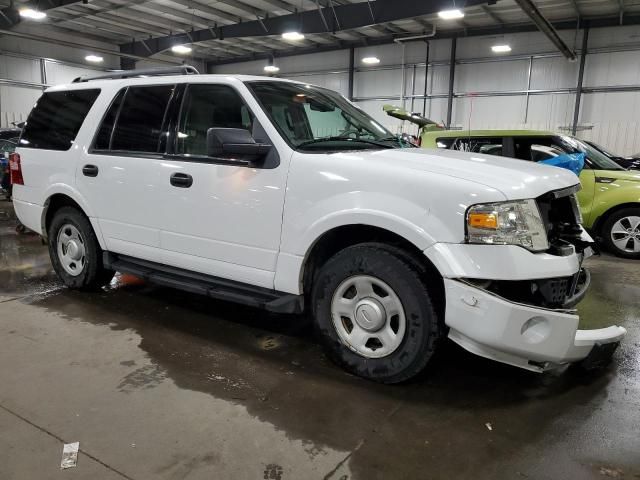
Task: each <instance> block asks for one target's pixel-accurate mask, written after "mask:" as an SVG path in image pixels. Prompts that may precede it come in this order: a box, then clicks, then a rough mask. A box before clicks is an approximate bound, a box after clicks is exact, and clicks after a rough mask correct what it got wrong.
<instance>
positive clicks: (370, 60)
mask: <svg viewBox="0 0 640 480" xmlns="http://www.w3.org/2000/svg"><path fill="white" fill-rule="evenodd" d="M362 63H366V64H367V65H377V64H378V63H380V59H379V58H378V57H364V58H363V59H362Z"/></svg>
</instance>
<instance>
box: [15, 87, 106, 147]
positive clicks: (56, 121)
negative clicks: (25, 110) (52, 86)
mask: <svg viewBox="0 0 640 480" xmlns="http://www.w3.org/2000/svg"><path fill="white" fill-rule="evenodd" d="M99 94H100V89H97V88H95V89H87V90H68V91H62V92H47V93H45V94H43V95H42V96H41V97H40V99H39V100H38V102H37V103H36V105H35V107H34V108H33V110H32V111H31V113H30V114H29V117H28V118H27V123H26V125H25V127H24V130H23V132H22V137H21V138H20V147H24V148H38V149H43V150H69V149H70V148H71V146H72V145H73V142H74V141H75V139H76V135H77V134H78V131H79V130H80V127H81V126H82V123H83V122H84V119H85V118H86V116H87V113H89V110H91V107H92V106H93V103H94V102H95V100H96V98H98V95H99Z"/></svg>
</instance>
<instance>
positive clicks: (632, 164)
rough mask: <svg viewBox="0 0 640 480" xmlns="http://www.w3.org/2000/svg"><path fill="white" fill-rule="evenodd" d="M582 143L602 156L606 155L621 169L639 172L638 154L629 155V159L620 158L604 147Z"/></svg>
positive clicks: (586, 141)
mask: <svg viewBox="0 0 640 480" xmlns="http://www.w3.org/2000/svg"><path fill="white" fill-rule="evenodd" d="M583 141H584V143H586V144H588V145H591V146H592V147H593V148H595V149H596V150H598V151H599V152H600V153H602V154H603V155H606V156H607V157H609V158H610V159H611V160H613V161H614V162H616V163H617V164H618V165H620V166H621V167H623V168H626V169H627V170H640V153H637V154H635V155H631V156H630V157H622V156H620V155H616V154H614V153H611V152H610V151H608V150H607V149H605V148H604V147H601V146H600V145H598V144H597V143H595V142H592V141H590V140H583Z"/></svg>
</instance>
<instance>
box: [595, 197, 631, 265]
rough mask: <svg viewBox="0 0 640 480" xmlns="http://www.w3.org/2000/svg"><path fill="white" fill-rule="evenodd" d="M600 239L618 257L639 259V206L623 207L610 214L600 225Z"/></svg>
mask: <svg viewBox="0 0 640 480" xmlns="http://www.w3.org/2000/svg"><path fill="white" fill-rule="evenodd" d="M602 239H603V241H604V243H605V245H606V246H607V249H608V250H609V251H610V252H611V253H613V254H615V255H617V256H618V257H623V258H634V259H640V208H637V207H632V208H624V209H622V210H619V211H617V212H615V213H613V214H612V215H610V216H609V218H607V219H606V221H605V222H604V224H603V226H602Z"/></svg>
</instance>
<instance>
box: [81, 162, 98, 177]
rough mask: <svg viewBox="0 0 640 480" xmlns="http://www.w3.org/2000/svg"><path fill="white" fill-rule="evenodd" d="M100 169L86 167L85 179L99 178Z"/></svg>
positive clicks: (83, 169)
mask: <svg viewBox="0 0 640 480" xmlns="http://www.w3.org/2000/svg"><path fill="white" fill-rule="evenodd" d="M98 172H99V170H98V167H96V166H95V165H85V166H84V167H82V174H83V175H84V176H85V177H97V176H98Z"/></svg>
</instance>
